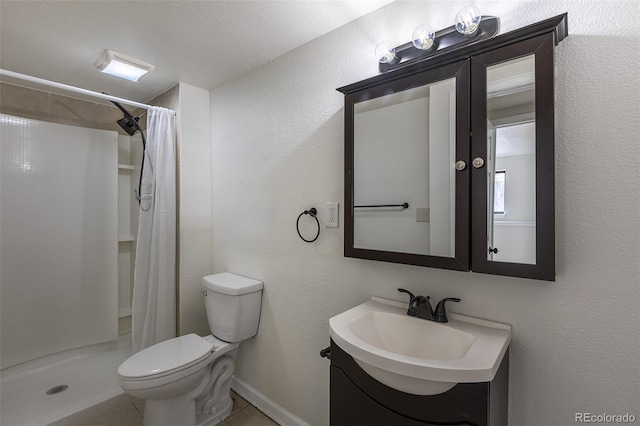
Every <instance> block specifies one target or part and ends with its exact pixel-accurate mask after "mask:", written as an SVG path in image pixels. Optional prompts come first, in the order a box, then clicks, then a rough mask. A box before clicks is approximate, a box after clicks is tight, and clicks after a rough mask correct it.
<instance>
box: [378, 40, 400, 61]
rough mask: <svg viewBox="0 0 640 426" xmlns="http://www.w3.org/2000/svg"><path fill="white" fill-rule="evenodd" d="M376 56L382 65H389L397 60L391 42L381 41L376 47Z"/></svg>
mask: <svg viewBox="0 0 640 426" xmlns="http://www.w3.org/2000/svg"><path fill="white" fill-rule="evenodd" d="M375 55H376V59H377V60H378V62H380V63H381V64H389V63H391V62H393V61H394V60H395V59H396V49H395V48H394V47H393V45H392V44H391V42H390V41H389V40H385V41H381V42H380V43H378V45H377V46H376V50H375Z"/></svg>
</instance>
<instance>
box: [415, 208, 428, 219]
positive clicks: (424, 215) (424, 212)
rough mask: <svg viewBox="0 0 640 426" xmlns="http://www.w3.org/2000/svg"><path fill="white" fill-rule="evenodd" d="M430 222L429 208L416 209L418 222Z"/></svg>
mask: <svg viewBox="0 0 640 426" xmlns="http://www.w3.org/2000/svg"><path fill="white" fill-rule="evenodd" d="M430 220H431V217H430V213H429V208H424V209H416V222H429V221H430Z"/></svg>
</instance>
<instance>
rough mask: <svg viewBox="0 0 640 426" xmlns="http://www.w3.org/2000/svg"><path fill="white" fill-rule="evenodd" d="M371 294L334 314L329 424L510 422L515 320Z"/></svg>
mask: <svg viewBox="0 0 640 426" xmlns="http://www.w3.org/2000/svg"><path fill="white" fill-rule="evenodd" d="M407 307H408V305H407V304H406V303H402V302H397V301H393V300H388V299H382V298H377V297H374V298H372V299H371V300H369V301H367V302H365V303H363V304H361V305H358V306H355V307H353V308H351V309H349V310H347V311H345V312H343V313H341V314H338V315H336V316H334V317H332V318H331V319H330V320H329V326H330V335H331V347H330V354H331V355H330V357H331V368H330V370H331V373H330V374H331V375H330V380H331V399H330V403H331V414H330V419H331V425H333V426H338V425H344V426H355V425H367V426H375V425H380V426H388V425H442V424H448V425H491V426H499V425H506V424H507V415H508V411H507V406H508V387H509V343H510V341H511V326H509V325H508V324H502V323H498V322H494V321H489V320H484V319H479V318H474V317H468V316H465V315H460V314H455V313H450V314H448V319H445V321H446V322H444V323H442V322H437V320H436V319H433V320H428V319H422V318H418V317H416V316H411V315H413V311H412V310H411V309H410V310H409V311H407Z"/></svg>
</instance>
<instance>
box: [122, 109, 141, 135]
mask: <svg viewBox="0 0 640 426" xmlns="http://www.w3.org/2000/svg"><path fill="white" fill-rule="evenodd" d="M138 120H140V117H136V118H133V117H131V115H130V114H125V115H124V117H122V118H121V119H120V120H118V124H119V125H120V127H122V129H123V130H124V131H125V132H127V133H128V134H129V136H133V134H134V133H135V132H136V131H137V130H138Z"/></svg>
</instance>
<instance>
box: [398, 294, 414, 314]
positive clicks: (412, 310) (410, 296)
mask: <svg viewBox="0 0 640 426" xmlns="http://www.w3.org/2000/svg"><path fill="white" fill-rule="evenodd" d="M398 291H399V292H400V293H407V294H408V295H409V298H410V299H409V309H407V315H411V316H412V317H415V316H416V314H417V313H418V307H417V306H415V305H414V304H413V303H412V302H413V301H414V300H415V299H416V297H415V296H414V295H413V293H411V292H410V291H409V290H405V289H404V288H399V289H398Z"/></svg>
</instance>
